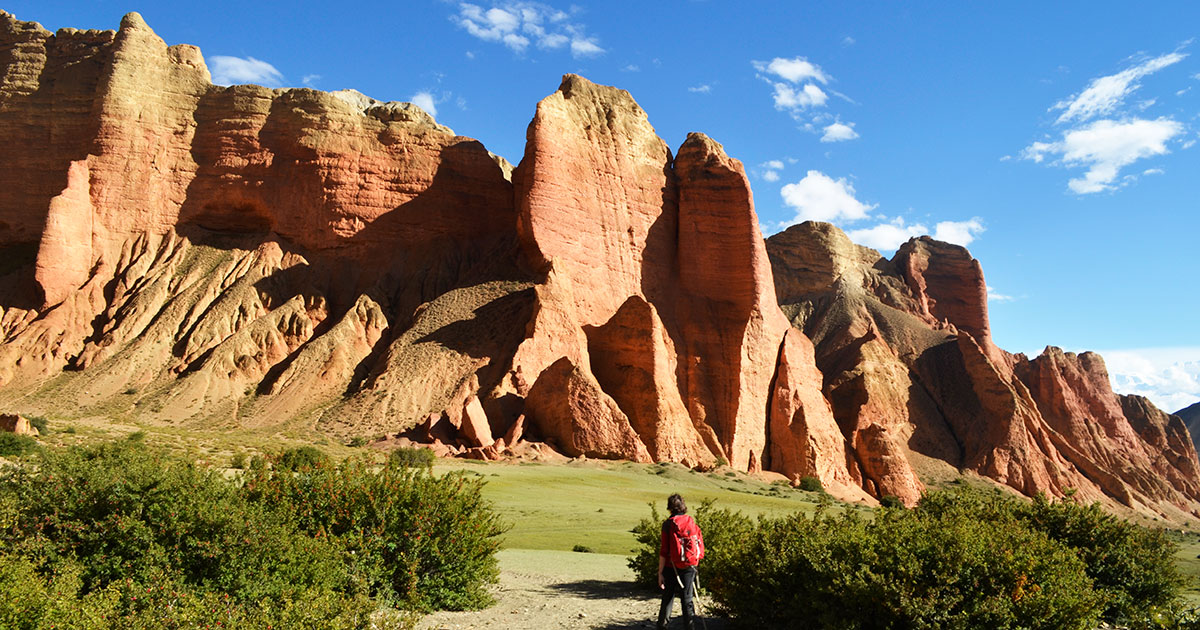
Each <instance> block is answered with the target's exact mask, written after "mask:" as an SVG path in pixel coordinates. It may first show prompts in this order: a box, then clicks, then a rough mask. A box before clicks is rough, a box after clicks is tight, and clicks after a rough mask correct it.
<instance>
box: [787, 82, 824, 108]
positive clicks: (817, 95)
mask: <svg viewBox="0 0 1200 630" xmlns="http://www.w3.org/2000/svg"><path fill="white" fill-rule="evenodd" d="M774 86H775V109H780V110H792V111H796V110H803V109H807V108H809V107H822V106H824V105H825V101H827V100H829V96H828V95H827V94H825V92H824V91H823V90H822V89H821V88H819V87H817V86H816V85H815V84H812V83H806V84H804V86H803V87H801V88H798V89H797V88H793V87H792V86H790V85H788V84H786V83H775V84H774Z"/></svg>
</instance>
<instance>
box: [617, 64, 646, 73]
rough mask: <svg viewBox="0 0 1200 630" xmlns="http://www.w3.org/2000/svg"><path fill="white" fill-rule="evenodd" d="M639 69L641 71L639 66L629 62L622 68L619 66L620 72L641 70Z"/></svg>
mask: <svg viewBox="0 0 1200 630" xmlns="http://www.w3.org/2000/svg"><path fill="white" fill-rule="evenodd" d="M641 71H642V69H641V68H639V67H637V66H635V65H633V64H629V65H627V66H625V67H624V68H621V72H641Z"/></svg>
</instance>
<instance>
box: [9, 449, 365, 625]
mask: <svg viewBox="0 0 1200 630" xmlns="http://www.w3.org/2000/svg"><path fill="white" fill-rule="evenodd" d="M0 494H4V495H7V496H8V497H9V500H11V501H12V502H14V503H15V505H17V506H18V513H17V514H16V515H15V516H14V517H13V523H12V526H11V527H8V528H5V529H4V531H0V548H3V549H6V550H9V551H10V552H12V553H15V554H16V555H18V556H21V557H25V558H30V559H31V560H33V561H35V562H38V563H42V564H44V566H42V568H41V570H43V571H50V572H54V571H57V570H59V565H60V564H61V563H63V562H71V561H72V559H75V560H77V561H78V562H79V563H80V564H79V568H78V571H77V576H78V578H79V580H80V587H79V589H78V590H79V592H80V593H82V594H84V595H86V594H89V593H93V592H99V591H103V590H105V589H107V588H109V587H110V586H112V585H114V584H117V585H119V584H122V583H125V582H128V581H132V582H134V583H139V584H155V583H158V582H162V581H163V579H164V577H163V576H164V575H168V576H171V579H173V580H175V581H177V582H179V583H181V584H183V585H186V586H187V587H188V588H192V589H199V590H200V591H205V592H207V591H216V592H220V593H222V594H225V595H226V596H229V597H232V598H234V599H235V600H236V601H238V602H257V601H259V600H271V601H273V602H282V601H284V600H286V599H288V598H290V597H294V596H296V594H297V593H299V592H301V591H304V590H307V589H310V588H316V589H319V590H322V591H345V590H346V589H347V588H349V586H350V582H349V578H348V574H347V572H346V570H345V568H344V566H343V564H342V562H341V550H340V549H338V548H337V547H335V546H333V545H331V544H330V543H328V542H327V541H322V540H318V539H314V538H310V537H308V536H304V535H302V534H301V532H300V531H299V530H297V528H296V527H295V526H294V525H293V524H291V523H289V522H288V521H286V520H284V519H282V518H279V517H277V516H276V515H275V514H274V513H272V512H271V511H269V510H268V509H266V508H264V506H261V505H258V504H254V503H251V502H249V501H247V500H245V498H244V497H243V496H242V495H241V493H240V492H239V490H238V488H236V487H234V486H233V485H232V484H230V483H228V482H226V481H225V480H224V479H223V478H222V477H221V476H220V475H218V474H217V473H215V472H212V471H207V470H202V469H200V468H198V467H196V466H195V465H193V464H191V463H190V462H185V461H182V460H177V459H172V458H169V457H166V456H163V455H162V454H160V453H158V452H154V451H151V450H149V449H147V448H146V447H145V446H143V445H142V444H140V443H136V442H129V441H126V440H123V441H120V442H115V443H111V444H102V445H99V446H93V447H88V448H72V449H67V450H63V451H52V450H46V451H43V452H42V453H41V456H40V457H39V458H38V461H36V462H33V463H31V464H30V465H28V466H22V467H19V468H16V469H12V470H8V471H6V472H5V473H4V474H3V476H2V477H0Z"/></svg>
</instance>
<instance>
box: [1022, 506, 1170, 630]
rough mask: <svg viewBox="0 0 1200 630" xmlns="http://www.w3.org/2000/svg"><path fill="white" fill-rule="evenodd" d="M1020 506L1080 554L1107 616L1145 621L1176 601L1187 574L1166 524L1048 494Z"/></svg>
mask: <svg viewBox="0 0 1200 630" xmlns="http://www.w3.org/2000/svg"><path fill="white" fill-rule="evenodd" d="M1017 512H1018V515H1019V516H1020V518H1022V519H1024V520H1025V521H1026V522H1028V523H1029V524H1030V525H1031V526H1032V527H1035V528H1037V529H1039V530H1041V531H1044V532H1046V534H1047V535H1048V536H1050V538H1052V539H1054V540H1056V541H1058V542H1060V543H1062V544H1064V545H1066V546H1068V547H1070V548H1072V549H1074V550H1075V551H1076V552H1077V553H1078V554H1079V556H1080V557H1081V558H1082V559H1083V561H1084V562H1085V563H1086V564H1087V574H1088V576H1089V577H1091V578H1092V580H1093V582H1094V583H1095V588H1096V590H1097V591H1099V592H1100V593H1101V595H1102V596H1103V597H1104V600H1105V604H1104V606H1105V608H1104V618H1105V619H1107V620H1110V621H1114V622H1119V623H1123V624H1137V623H1145V622H1147V621H1149V620H1153V619H1157V618H1158V617H1159V616H1160V615H1161V614H1162V613H1164V612H1169V611H1171V610H1173V609H1174V608H1175V607H1176V605H1177V603H1178V602H1177V601H1176V600H1177V599H1178V594H1179V591H1180V589H1181V588H1182V586H1183V577H1182V576H1181V575H1180V573H1179V570H1178V568H1177V567H1176V566H1175V562H1174V559H1173V558H1174V555H1175V551H1176V545H1175V543H1174V542H1172V541H1171V540H1169V539H1168V538H1167V536H1166V533H1165V532H1163V531H1162V530H1152V529H1147V528H1145V527H1139V526H1138V525H1135V524H1133V523H1130V522H1128V521H1123V520H1121V519H1118V518H1117V517H1115V516H1113V515H1111V514H1107V513H1105V512H1104V510H1102V509H1101V508H1100V505H1099V504H1097V503H1093V504H1091V505H1080V504H1078V503H1076V502H1074V501H1072V500H1069V499H1068V500H1063V501H1058V502H1051V501H1050V500H1048V499H1047V498H1046V497H1045V496H1044V495H1038V496H1037V497H1034V500H1033V502H1032V503H1031V504H1029V505H1023V506H1021V507H1020V508H1018V510H1017Z"/></svg>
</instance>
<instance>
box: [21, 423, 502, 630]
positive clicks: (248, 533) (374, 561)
mask: <svg viewBox="0 0 1200 630" xmlns="http://www.w3.org/2000/svg"><path fill="white" fill-rule="evenodd" d="M256 459H258V458H256ZM260 463H261V462H260ZM251 468H252V470H251V471H250V472H248V473H247V483H246V484H244V485H241V486H239V485H237V484H233V483H230V482H228V481H227V480H226V479H225V478H223V477H222V476H221V475H220V474H218V473H217V472H214V471H210V470H207V469H203V468H200V467H198V466H196V465H195V464H193V463H190V462H187V461H183V460H180V459H176V458H173V457H171V456H169V455H166V454H163V453H161V452H158V451H154V450H152V449H149V448H148V447H146V446H145V445H144V444H142V443H140V442H130V441H128V440H121V441H118V442H114V443H110V444H104V445H99V446H92V447H87V448H81V447H73V448H69V449H64V450H60V451H45V452H39V456H38V458H37V459H36V460H34V461H27V462H25V463H24V464H22V465H18V466H15V467H9V468H6V469H4V470H3V471H0V592H3V593H4V594H5V596H4V597H3V598H0V628H18V629H24V628H52V627H71V628H85V629H90V628H97V629H99V628H131V629H132V628H137V629H141V628H198V627H210V626H208V625H206V624H211V627H218V626H219V625H223V627H237V628H250V629H252V630H257V629H260V628H319V629H321V628H328V629H330V630H332V629H333V628H367V627H370V628H372V629H380V630H382V629H385V628H387V629H402V628H412V627H414V626H415V621H416V617H415V616H414V613H412V612H402V611H400V612H398V611H392V612H388V611H387V610H384V609H381V610H375V609H377V608H379V605H380V604H381V603H382V604H385V605H401V606H406V607H407V608H409V609H419V610H431V609H433V608H444V607H449V608H467V607H477V606H480V605H482V604H484V603H486V602H487V601H488V599H487V593H486V590H485V588H484V587H485V586H486V584H487V583H488V582H489V581H494V580H495V578H496V575H497V573H498V571H497V567H496V560H495V557H494V552H495V551H496V548H497V547H498V536H499V534H500V533H501V532H502V528H501V527H500V526H499V524H498V521H497V517H496V516H495V514H494V513H493V512H492V511H491V510H490V507H489V506H488V505H487V504H486V503H485V502H484V501H483V500H482V498H481V493H480V488H481V487H482V482H481V481H477V480H468V479H466V478H465V477H464V476H462V475H454V474H452V475H447V476H444V477H440V478H435V477H433V476H432V475H431V474H430V473H429V472H428V471H427V470H425V471H412V470H408V469H402V468H399V467H397V466H388V467H387V468H385V469H384V470H383V471H381V472H378V473H377V472H376V471H375V470H373V469H372V468H371V466H370V464H369V462H367V461H365V460H361V461H360V460H355V461H352V462H347V463H345V464H343V465H341V466H336V467H335V466H333V465H331V464H329V463H328V462H317V463H314V464H312V465H311V466H304V467H301V468H300V470H299V471H297V472H290V471H289V472H282V471H280V472H278V473H275V472H272V471H271V470H269V469H268V468H267V467H266V466H265V465H259V466H257V467H255V466H254V460H252V463H251ZM372 596H374V599H372ZM372 610H374V612H372ZM217 622H220V624H218V623H217Z"/></svg>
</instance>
